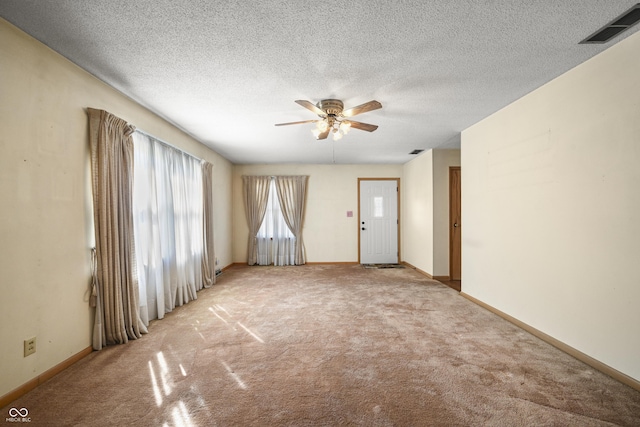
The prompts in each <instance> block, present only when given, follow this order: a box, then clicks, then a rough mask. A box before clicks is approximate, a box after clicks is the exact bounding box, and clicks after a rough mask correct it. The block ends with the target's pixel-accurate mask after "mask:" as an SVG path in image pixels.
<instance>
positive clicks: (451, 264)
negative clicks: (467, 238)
mask: <svg viewBox="0 0 640 427" xmlns="http://www.w3.org/2000/svg"><path fill="white" fill-rule="evenodd" d="M453 171H458V183H457V187H456V189H455V191H456V192H457V193H458V196H459V197H460V202H459V203H456V204H458V205H459V206H460V217H459V218H458V222H461V221H462V197H461V193H462V185H461V178H462V170H461V168H460V166H449V280H461V279H462V244H460V245H459V246H460V247H459V248H458V252H459V254H460V257H459V261H460V265H459V269H460V275H461V277H460V279H454V277H453V271H454V261H453V252H454V240H455V239H454V228H457V227H454V221H455V218H454V216H455V215H454V214H453V212H452V211H453V205H454V201H453V198H454V188H453V185H452V184H453V183H452V182H451V181H452V180H451V176H452V174H453ZM456 267H458V266H456Z"/></svg>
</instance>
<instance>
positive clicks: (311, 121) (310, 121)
mask: <svg viewBox="0 0 640 427" xmlns="http://www.w3.org/2000/svg"><path fill="white" fill-rule="evenodd" d="M317 121H319V120H303V121H301V122H288V123H276V126H289V125H301V124H303V123H315V122H317Z"/></svg>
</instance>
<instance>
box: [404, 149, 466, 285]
mask: <svg viewBox="0 0 640 427" xmlns="http://www.w3.org/2000/svg"><path fill="white" fill-rule="evenodd" d="M451 166H460V150H437V149H436V150H429V151H426V152H424V153H422V154H421V155H420V156H418V157H417V158H415V159H413V160H411V161H410V162H407V163H405V165H404V167H403V175H402V177H403V181H404V186H403V193H402V205H403V208H402V221H403V225H404V227H403V234H402V254H403V261H405V262H408V263H409V264H411V265H413V266H414V267H416V268H418V269H420V270H422V271H423V272H425V273H428V274H430V275H432V276H440V277H447V276H449V167H451Z"/></svg>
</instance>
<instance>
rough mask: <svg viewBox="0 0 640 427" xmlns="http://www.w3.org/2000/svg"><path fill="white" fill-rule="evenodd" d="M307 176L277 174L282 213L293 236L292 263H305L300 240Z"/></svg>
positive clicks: (302, 243) (302, 245)
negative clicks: (293, 250) (293, 251)
mask: <svg viewBox="0 0 640 427" xmlns="http://www.w3.org/2000/svg"><path fill="white" fill-rule="evenodd" d="M308 179H309V177H308V176H277V177H276V188H277V190H278V199H279V200H280V208H281V210H282V215H283V216H284V220H285V221H286V223H287V225H288V226H289V229H290V230H291V232H292V233H293V235H294V236H295V238H296V240H295V256H294V264H295V265H302V264H305V263H306V262H307V261H306V256H305V250H304V242H303V240H302V226H303V224H304V210H305V201H306V194H307V181H308Z"/></svg>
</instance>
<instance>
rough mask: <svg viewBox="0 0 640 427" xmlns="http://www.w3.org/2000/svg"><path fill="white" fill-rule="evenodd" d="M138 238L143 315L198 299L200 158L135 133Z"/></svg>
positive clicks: (147, 318)
mask: <svg viewBox="0 0 640 427" xmlns="http://www.w3.org/2000/svg"><path fill="white" fill-rule="evenodd" d="M133 140H134V154H135V158H134V160H135V167H134V190H133V212H134V237H135V241H136V258H137V261H138V263H137V265H138V278H139V287H140V317H141V318H142V320H143V321H144V322H145V324H148V323H149V321H150V320H153V319H162V318H163V317H164V314H165V313H168V312H170V311H171V310H173V309H174V308H175V307H177V306H181V305H183V304H185V303H187V302H189V301H191V300H193V299H196V298H197V296H196V291H197V290H199V289H202V287H203V281H202V256H203V237H202V236H203V232H204V231H203V188H202V169H201V164H200V160H198V159H196V158H193V157H191V156H189V155H188V154H186V153H183V152H181V151H179V150H177V149H175V148H172V147H169V146H167V145H165V144H163V143H161V142H159V141H156V140H155V139H154V138H152V137H150V136H148V135H145V134H142V133H139V132H136V133H134V134H133Z"/></svg>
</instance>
